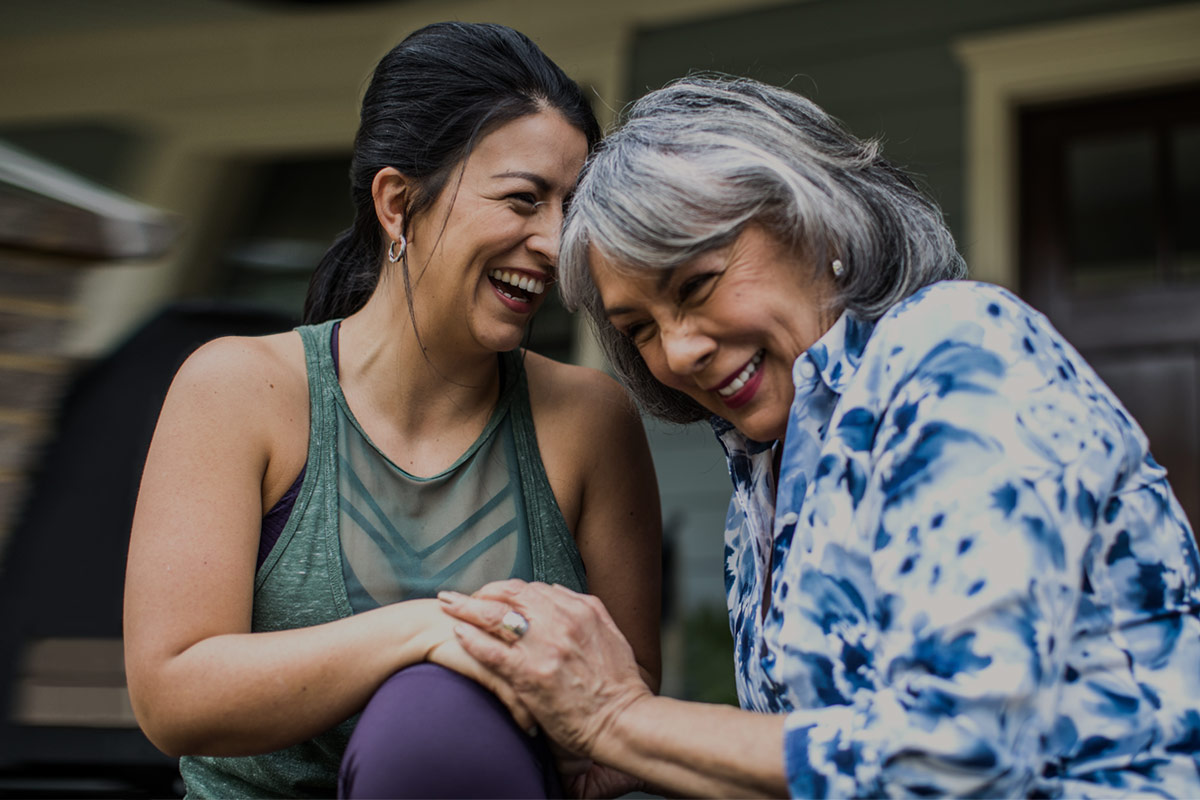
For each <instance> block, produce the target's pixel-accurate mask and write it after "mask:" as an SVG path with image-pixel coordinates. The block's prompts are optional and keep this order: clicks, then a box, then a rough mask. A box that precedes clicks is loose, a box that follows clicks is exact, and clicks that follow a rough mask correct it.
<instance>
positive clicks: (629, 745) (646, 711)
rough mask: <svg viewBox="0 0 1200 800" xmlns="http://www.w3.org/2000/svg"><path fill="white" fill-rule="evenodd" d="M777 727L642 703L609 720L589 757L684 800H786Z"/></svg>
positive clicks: (719, 712)
mask: <svg viewBox="0 0 1200 800" xmlns="http://www.w3.org/2000/svg"><path fill="white" fill-rule="evenodd" d="M784 719H785V716H784V715H783V714H758V713H754V712H751V711H742V710H741V709H737V708H733V707H731V706H725V705H714V704H708V703H690V702H684V701H681V700H674V699H672V698H668V697H655V696H651V695H644V696H642V697H640V698H639V699H637V700H635V701H634V702H632V703H631V704H630V705H629V706H628V707H626V708H625V709H624V710H622V711H621V712H620V713H619V714H617V715H615V716H614V717H613V720H612V722H611V724H610V725H609V726H607V728H605V729H603V730H602V731H601V732H600V734H599V736H598V737H597V740H596V743H595V746H594V748H593V750H592V753H591V756H592V757H593V758H594V759H595V760H596V761H599V762H602V763H604V764H609V765H611V766H613V767H616V768H617V769H620V770H623V771H625V772H628V773H629V774H631V775H635V776H637V777H639V778H642V779H643V780H645V781H646V782H647V783H649V784H651V785H652V786H653V787H657V788H659V789H661V790H664V791H666V792H668V793H672V794H680V795H683V796H686V797H753V796H774V797H780V796H786V795H787V779H786V776H785V773H784V766H783V724H784Z"/></svg>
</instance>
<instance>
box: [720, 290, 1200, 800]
mask: <svg viewBox="0 0 1200 800" xmlns="http://www.w3.org/2000/svg"><path fill="white" fill-rule="evenodd" d="M793 380H794V383H795V388H796V395H795V400H794V402H793V405H792V407H791V412H790V417H789V422H788V428H787V434H786V438H785V444H784V445H783V450H782V453H781V454H780V465H779V480H778V489H776V486H775V481H774V479H773V475H772V473H773V470H772V460H773V458H774V456H775V448H776V445H775V444H774V443H760V442H754V441H750V440H748V439H746V438H745V437H743V436H742V435H741V434H739V433H738V432H737V431H736V430H735V429H733V428H732V427H731V426H730V425H729V424H728V423H726V422H724V421H723V420H719V419H714V421H713V425H714V429H715V430H716V432H717V435H718V438H719V439H720V441H721V443H722V446H723V447H724V448H725V452H726V455H727V457H728V461H729V468H730V473H731V476H732V478H733V483H734V496H733V500H732V502H731V503H730V510H729V516H728V520H727V524H726V546H725V582H726V589H727V594H728V603H729V613H730V625H731V629H732V632H733V636H734V642H735V654H736V662H737V678H738V692H739V697H740V699H741V703H742V705H743V707H745V708H750V709H754V710H757V711H763V712H787V713H788V718H787V722H786V733H785V742H784V751H785V752H784V757H785V764H786V768H787V774H788V781H789V785H790V789H791V792H792V794H793V796H797V797H851V796H856V797H857V796H865V797H880V796H887V797H900V796H910V795H919V796H924V797H929V796H944V795H952V796H962V795H972V796H993V797H994V796H1005V797H1013V796H1035V797H1059V796H1065V797H1101V796H1103V797H1111V796H1123V795H1142V796H1145V795H1153V796H1183V797H1196V796H1200V617H1198V615H1197V610H1198V608H1200V589H1198V587H1197V574H1198V572H1200V560H1198V558H1197V552H1196V546H1195V542H1194V540H1193V538H1192V532H1191V530H1190V529H1189V527H1188V524H1187V521H1186V519H1185V518H1184V516H1183V513H1182V511H1181V510H1180V507H1179V504H1178V503H1177V502H1176V500H1175V497H1174V495H1173V494H1172V492H1171V489H1170V487H1169V486H1168V484H1167V481H1166V474H1165V471H1164V470H1163V469H1162V468H1161V467H1160V466H1159V465H1158V464H1156V463H1155V462H1154V460H1153V458H1151V456H1150V454H1149V452H1148V450H1147V444H1146V438H1145V436H1144V434H1143V433H1142V431H1141V430H1140V429H1139V428H1138V426H1137V424H1136V423H1135V422H1134V421H1133V420H1132V419H1131V418H1130V417H1129V415H1128V414H1127V412H1126V411H1125V410H1124V409H1123V408H1122V406H1121V404H1120V402H1119V401H1118V400H1117V399H1116V398H1115V397H1114V396H1113V394H1112V393H1111V392H1110V391H1109V389H1108V388H1107V387H1106V386H1105V385H1104V384H1103V383H1102V382H1101V380H1100V379H1099V378H1098V377H1097V376H1096V374H1095V373H1094V372H1093V371H1092V370H1091V368H1090V367H1088V366H1087V364H1086V363H1085V362H1084V361H1083V359H1082V358H1080V356H1079V355H1078V353H1076V352H1075V351H1074V350H1073V349H1072V348H1071V346H1070V345H1069V344H1067V342H1066V341H1065V340H1064V339H1063V338H1062V337H1061V336H1060V335H1059V334H1058V333H1057V332H1056V331H1055V330H1054V329H1053V328H1052V327H1051V325H1050V324H1049V323H1048V322H1047V320H1046V319H1045V318H1044V317H1043V316H1042V315H1041V314H1039V313H1038V312H1036V311H1034V310H1033V309H1031V308H1029V307H1028V306H1026V305H1025V304H1024V303H1022V302H1021V301H1020V300H1018V299H1017V298H1016V297H1014V296H1013V295H1011V294H1010V293H1008V292H1006V291H1005V290H1003V289H1000V288H997V287H994V286H990V285H986V284H978V283H971V282H966V281H954V282H945V283H939V284H935V285H933V286H930V287H926V288H925V289H923V290H921V291H920V292H918V293H917V294H915V295H914V296H912V297H911V298H909V299H907V300H906V301H904V302H902V303H900V304H899V305H897V306H896V307H894V308H893V309H891V310H890V311H889V312H888V313H887V314H886V315H884V316H883V317H882V318H880V319H879V320H878V321H877V322H876V323H867V322H863V321H861V320H858V319H856V318H854V317H853V316H851V315H850V314H843V315H842V316H841V318H840V319H839V320H838V322H837V323H836V324H835V325H834V326H833V328H832V329H831V330H829V331H828V332H827V333H826V335H825V336H823V337H822V338H821V340H820V341H819V342H817V343H816V344H815V345H814V346H813V347H811V348H810V349H809V350H808V351H807V352H805V353H804V354H802V355H801V356H800V358H798V359H797V360H796V362H795V365H794V368H793ZM765 581H769V587H768V586H766V585H765V584H764V582H765ZM764 595H769V603H768V604H767V606H766V608H765V610H764V607H763V603H764Z"/></svg>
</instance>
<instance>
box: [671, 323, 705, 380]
mask: <svg viewBox="0 0 1200 800" xmlns="http://www.w3.org/2000/svg"><path fill="white" fill-rule="evenodd" d="M661 330H662V332H661V334H660V336H661V340H662V348H663V356H664V358H665V359H666V362H667V368H668V369H669V370H671V372H672V373H674V374H675V375H678V376H680V377H686V376H689V375H693V374H695V373H696V372H698V371H700V370H701V369H703V368H704V367H705V366H707V365H708V362H709V361H711V360H712V357H713V354H714V353H715V352H716V349H717V343H716V342H715V341H714V340H713V338H712V337H711V336H708V335H706V334H704V333H702V332H700V331H697V330H696V329H695V327H694V326H693V325H691V324H690V323H689V322H688V321H687V320H679V321H676V322H675V323H673V324H671V325H668V326H665V327H663V328H662V329H661Z"/></svg>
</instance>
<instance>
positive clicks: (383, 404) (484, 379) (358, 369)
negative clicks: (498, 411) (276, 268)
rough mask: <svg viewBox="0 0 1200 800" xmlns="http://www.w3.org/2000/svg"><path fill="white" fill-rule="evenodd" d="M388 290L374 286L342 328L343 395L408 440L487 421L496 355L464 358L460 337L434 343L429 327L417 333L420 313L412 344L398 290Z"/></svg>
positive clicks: (496, 384) (496, 379)
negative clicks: (423, 433)
mask: <svg viewBox="0 0 1200 800" xmlns="http://www.w3.org/2000/svg"><path fill="white" fill-rule="evenodd" d="M390 289H391V287H389V286H387V285H386V284H381V285H380V287H379V288H378V289H377V290H376V291H375V293H374V294H373V295H372V296H371V299H370V300H368V301H367V304H366V305H365V306H364V307H363V308H362V309H361V310H359V311H358V312H356V313H355V314H353V315H351V316H350V317H348V318H347V319H346V320H345V321H344V322H343V323H342V328H341V332H340V335H339V339H340V346H339V350H340V353H339V358H340V362H341V374H340V382H341V384H342V389H343V392H345V393H346V394H347V397H348V398H350V397H351V396H352V395H353V397H355V398H357V399H358V400H359V405H361V406H362V407H363V411H364V412H367V413H373V414H378V415H381V416H382V417H383V418H385V419H387V420H389V425H394V426H396V428H397V429H398V430H400V431H408V432H412V433H414V434H415V433H419V432H421V431H429V430H434V429H437V430H445V428H443V426H446V425H459V426H461V425H464V424H466V425H469V424H470V422H471V421H472V420H477V419H479V418H482V419H484V420H486V419H487V418H488V417H489V416H490V415H491V411H492V409H493V408H494V407H495V404H496V399H497V397H498V394H499V389H500V369H499V359H498V357H497V354H496V353H494V352H489V351H484V350H480V349H475V350H471V351H468V350H467V349H466V348H465V347H464V346H463V345H462V342H461V340H460V338H459V337H454V336H445V335H440V334H439V333H438V332H437V331H436V324H426V325H422V324H421V323H422V321H423V318H422V316H421V309H420V308H419V307H417V308H416V309H415V313H416V315H417V325H419V326H420V328H421V330H422V333H421V335H420V337H418V336H417V332H416V329H417V326H415V325H414V322H413V316H412V314H411V313H410V311H409V308H408V304H407V302H405V299H404V296H403V289H402V287H400V291H390ZM431 330H433V332H432V333H431V332H430V331H431ZM356 413H359V412H358V411H356Z"/></svg>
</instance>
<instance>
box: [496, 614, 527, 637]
mask: <svg viewBox="0 0 1200 800" xmlns="http://www.w3.org/2000/svg"><path fill="white" fill-rule="evenodd" d="M500 627H501V628H504V630H506V631H508V632H509V633H511V634H512V635H513V636H516V637H517V638H518V639H520V638H521V637H522V636H524V635H525V632H526V631H527V630H529V620H527V619H525V617H524V616H522V615H521V614H519V613H517V612H516V611H509V612H508V613H507V614H505V615H504V616H503V617H502V618H501V619H500Z"/></svg>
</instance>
